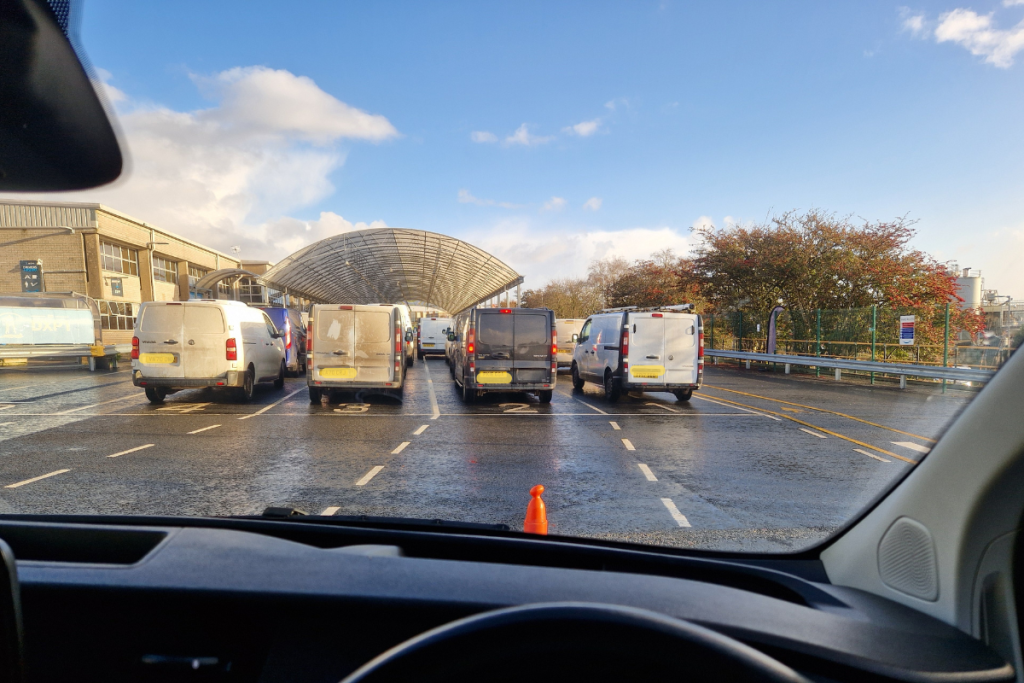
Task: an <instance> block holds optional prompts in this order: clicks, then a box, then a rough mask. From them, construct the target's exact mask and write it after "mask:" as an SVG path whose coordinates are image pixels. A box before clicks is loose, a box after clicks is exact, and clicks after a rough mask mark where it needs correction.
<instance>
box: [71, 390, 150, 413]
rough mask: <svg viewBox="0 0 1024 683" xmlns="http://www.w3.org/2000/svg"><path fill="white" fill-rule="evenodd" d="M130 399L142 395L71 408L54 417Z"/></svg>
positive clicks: (130, 395) (132, 395) (131, 395)
mask: <svg viewBox="0 0 1024 683" xmlns="http://www.w3.org/2000/svg"><path fill="white" fill-rule="evenodd" d="M130 398H142V394H129V395H127V396H122V397H121V398H112V399H110V400H109V401H102V402H101V403H93V404H92V405H88V406H82V407H81V408H72V409H71V410H62V411H60V412H59V413H54V415H67V414H68V413H77V412H78V411H79V410H88V409H89V408H96V407H98V406H105V405H107V404H108V403H117V402H118V401H127V400H128V399H130Z"/></svg>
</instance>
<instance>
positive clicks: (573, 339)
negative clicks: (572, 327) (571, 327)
mask: <svg viewBox="0 0 1024 683" xmlns="http://www.w3.org/2000/svg"><path fill="white" fill-rule="evenodd" d="M579 340H580V335H578V334H573V335H572V339H570V341H571V342H573V343H576V342H578V341H579Z"/></svg>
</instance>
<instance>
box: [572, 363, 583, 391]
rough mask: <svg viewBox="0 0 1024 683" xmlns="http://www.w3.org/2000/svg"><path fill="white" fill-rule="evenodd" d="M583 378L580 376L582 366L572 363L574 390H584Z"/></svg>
mask: <svg viewBox="0 0 1024 683" xmlns="http://www.w3.org/2000/svg"><path fill="white" fill-rule="evenodd" d="M583 384H584V382H583V378H581V377H580V368H579V366H578V365H576V364H575V363H573V364H572V388H573V391H583Z"/></svg>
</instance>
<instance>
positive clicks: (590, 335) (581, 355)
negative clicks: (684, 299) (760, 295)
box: [572, 304, 704, 402]
mask: <svg viewBox="0 0 1024 683" xmlns="http://www.w3.org/2000/svg"><path fill="white" fill-rule="evenodd" d="M691 310H693V305H692V304H682V305H680V306H664V307H661V308H645V309H640V308H637V307H635V306H630V307H627V308H620V309H607V310H605V311H602V312H601V313H598V314H595V315H592V316H590V317H589V318H587V322H586V323H584V324H583V329H582V330H581V331H580V336H579V339H578V340H577V343H576V349H575V350H574V351H573V356H572V386H573V389H575V390H577V391H579V390H581V389H583V384H584V382H595V383H597V384H600V385H602V386H603V387H604V390H605V396H606V397H607V399H608V401H610V402H614V401H617V400H618V399H619V395H620V394H621V393H622V392H624V391H625V392H629V391H642V392H649V391H665V392H671V393H673V394H675V395H676V398H677V399H678V400H680V401H689V400H690V397H691V396H692V395H693V391H694V390H695V389H699V388H700V385H701V382H702V381H703V379H704V323H703V321H702V320H701V317H700V316H699V315H696V314H694V313H688V312H686V311H691Z"/></svg>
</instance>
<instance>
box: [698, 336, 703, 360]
mask: <svg viewBox="0 0 1024 683" xmlns="http://www.w3.org/2000/svg"><path fill="white" fill-rule="evenodd" d="M697 358H698V359H699V360H703V359H704V330H701V331H700V332H698V333H697Z"/></svg>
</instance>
